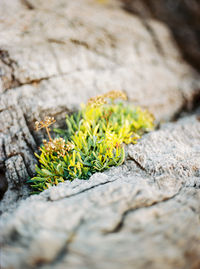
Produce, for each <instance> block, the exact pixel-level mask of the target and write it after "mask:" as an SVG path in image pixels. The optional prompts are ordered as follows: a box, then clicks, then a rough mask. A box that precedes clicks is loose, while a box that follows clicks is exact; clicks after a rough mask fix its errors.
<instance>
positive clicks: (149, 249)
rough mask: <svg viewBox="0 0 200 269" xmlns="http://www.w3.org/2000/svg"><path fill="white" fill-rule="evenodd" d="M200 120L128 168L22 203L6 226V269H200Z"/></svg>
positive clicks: (149, 147)
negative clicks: (37, 268)
mask: <svg viewBox="0 0 200 269" xmlns="http://www.w3.org/2000/svg"><path fill="white" fill-rule="evenodd" d="M199 145H200V122H199V121H198V120H197V119H196V117H194V116H193V117H190V118H186V119H184V120H180V121H179V122H178V123H170V124H166V125H165V126H163V127H162V128H161V129H160V130H158V131H155V132H152V133H150V134H148V135H145V136H144V137H143V138H142V139H141V141H140V142H139V143H138V144H137V145H136V146H129V147H128V149H127V160H126V162H125V164H124V165H122V166H121V167H116V168H112V169H110V170H109V171H107V172H105V173H98V174H95V175H93V176H92V177H91V179H90V180H89V181H80V180H75V181H74V182H73V183H70V182H66V183H61V184H59V185H58V186H57V187H53V188H51V189H49V190H46V191H44V192H43V193H41V194H40V195H38V196H31V197H30V198H28V199H26V200H24V201H21V202H20V204H19V206H18V208H17V209H16V210H15V211H14V213H4V214H3V215H2V218H1V222H0V233H1V243H2V245H1V251H2V254H1V266H2V268H27V269H28V268H36V267H37V266H39V268H43V269H44V268H55V269H57V268H59V269H62V268H63V269H64V268H81V269H82V268H85V269H86V268H87V269H90V268H91V269H94V268H99V269H100V268H109V269H111V268H115V269H117V268H122V267H123V268H127V269H128V268H130V269H131V268H147V267H148V268H150V269H151V268H152V269H155V268H159V269H160V268H163V269H165V268H166V269H168V268H199V266H200V147H199Z"/></svg>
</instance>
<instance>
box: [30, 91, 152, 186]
mask: <svg viewBox="0 0 200 269" xmlns="http://www.w3.org/2000/svg"><path fill="white" fill-rule="evenodd" d="M118 99H123V100H124V101H123V102H117V101H116V100H118ZM125 99H126V95H125V94H124V93H123V92H120V91H112V92H109V93H107V94H105V95H102V96H97V97H95V98H91V99H90V100H89V101H88V103H87V105H82V106H81V109H80V111H79V112H77V113H74V114H73V115H71V116H68V115H67V117H66V123H67V127H68V128H67V129H66V130H60V129H59V130H58V129H57V130H55V132H56V133H57V134H59V136H60V137H57V138H55V139H54V140H52V138H51V137H50V136H49V141H46V140H44V141H43V145H42V146H41V148H40V151H41V153H40V155H37V154H36V156H37V158H38V159H39V163H40V165H39V166H36V173H37V175H36V176H35V177H34V178H32V179H31V180H30V182H31V186H32V187H33V188H34V189H35V190H36V191H43V190H44V189H47V188H49V187H50V186H53V185H57V184H58V183H59V182H64V181H65V180H73V179H74V178H79V179H88V178H89V177H90V176H91V175H92V174H94V173H95V172H99V171H103V170H105V169H108V168H109V167H111V166H118V165H120V164H122V163H123V162H124V159H125V152H124V144H130V143H133V144H135V143H136V142H137V140H138V139H139V138H140V137H141V136H142V134H144V133H145V132H147V131H150V130H152V129H153V120H154V119H153V116H152V115H151V114H150V113H149V112H148V111H145V110H142V109H141V108H139V107H134V106H133V105H132V104H127V103H125ZM52 122H54V119H53V118H51V119H50V118H46V121H43V122H42V121H41V122H40V123H38V122H37V123H36V126H37V129H41V128H42V127H44V128H46V130H47V133H48V135H49V131H48V124H49V125H50V124H52ZM38 126H39V128H38Z"/></svg>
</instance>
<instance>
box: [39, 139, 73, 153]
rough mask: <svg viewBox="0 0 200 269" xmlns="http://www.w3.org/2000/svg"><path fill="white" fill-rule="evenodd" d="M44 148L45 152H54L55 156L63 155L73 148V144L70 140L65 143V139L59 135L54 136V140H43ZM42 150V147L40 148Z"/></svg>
mask: <svg viewBox="0 0 200 269" xmlns="http://www.w3.org/2000/svg"><path fill="white" fill-rule="evenodd" d="M43 144H44V149H45V151H46V152H47V153H49V154H53V153H54V152H56V154H57V156H58V157H59V158H60V157H64V156H65V155H66V154H67V153H68V151H70V150H72V149H73V148H74V145H73V144H72V143H70V142H68V143H66V142H65V140H64V139H63V138H61V137H59V138H55V139H54V140H51V141H47V140H46V139H44V140H43ZM40 150H41V151H42V149H40Z"/></svg>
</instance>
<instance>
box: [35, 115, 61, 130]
mask: <svg viewBox="0 0 200 269" xmlns="http://www.w3.org/2000/svg"><path fill="white" fill-rule="evenodd" d="M55 121H56V120H55V119H54V117H45V119H44V120H43V121H36V122H35V130H36V131H38V130H40V129H42V128H47V127H49V126H50V125H52V124H53V123H54V122H55Z"/></svg>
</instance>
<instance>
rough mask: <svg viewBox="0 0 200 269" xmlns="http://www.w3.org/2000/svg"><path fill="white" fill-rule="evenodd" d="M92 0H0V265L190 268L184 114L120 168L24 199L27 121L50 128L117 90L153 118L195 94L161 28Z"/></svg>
mask: <svg viewBox="0 0 200 269" xmlns="http://www.w3.org/2000/svg"><path fill="white" fill-rule="evenodd" d="M99 2H100V1H95V0H76V1H68V0H49V1H42V0H34V1H32V0H1V1H0V32H1V39H0V94H1V96H0V196H1V197H3V199H2V200H1V205H0V206H1V213H2V212H4V213H3V215H2V216H1V221H0V227H1V228H0V233H1V237H0V238H1V251H2V252H1V256H0V266H1V267H2V268H4V269H8V268H9V269H10V268H16V269H17V268H20V269H23V268H24V269H29V268H56V269H57V268H59V269H62V268H80V269H82V268H83V269H84V268H85V269H90V268H91V269H93V268H101V269H102V268H109V269H112V268H116V269H117V268H121V267H124V268H127V269H129V268H133V266H134V268H136V269H137V268H147V267H148V268H150V269H151V268H152V269H155V268H159V269H160V268H164V269H165V268H166V269H171V268H181V269H182V268H184V269H188V268H192V269H196V268H199V266H200V256H199V253H200V147H199V145H200V122H199V120H198V119H197V117H196V116H191V117H188V118H185V119H182V120H179V121H178V122H176V123H168V124H164V125H162V127H161V129H159V130H157V131H154V132H152V133H150V134H148V135H145V136H144V138H143V139H142V140H141V141H140V142H139V143H138V144H137V145H135V146H129V147H128V148H127V150H126V152H127V159H126V162H125V164H124V165H122V166H121V167H117V168H112V169H110V170H109V171H107V172H105V173H101V174H95V175H93V176H92V178H91V179H90V180H89V181H80V180H75V181H73V182H72V183H69V182H66V183H64V184H60V185H59V186H57V187H55V188H51V189H49V190H47V191H45V192H43V193H41V194H40V195H38V196H30V197H29V198H27V197H28V196H29V194H30V190H29V188H28V186H27V185H26V184H25V182H26V180H27V179H28V178H30V177H31V176H32V175H33V174H34V166H35V163H36V160H35V157H34V152H35V151H37V148H38V146H39V145H40V143H41V141H42V138H43V137H44V133H42V132H41V133H36V132H35V131H34V128H33V123H34V121H35V120H36V119H37V120H40V119H42V118H43V117H44V116H46V115H50V116H54V117H55V118H56V119H57V124H58V126H61V125H63V123H64V121H63V119H64V117H65V114H66V113H68V112H72V111H74V110H76V109H78V107H79V104H80V103H81V102H85V101H86V100H87V99H88V98H90V97H92V96H94V95H96V94H101V93H104V92H107V91H109V90H112V89H117V90H125V91H126V92H127V95H128V97H129V101H130V102H134V103H135V104H136V105H141V106H143V107H145V108H148V109H149V110H151V111H152V112H153V113H154V114H155V117H156V120H157V122H160V121H166V120H171V119H173V118H174V117H176V115H177V114H179V113H180V112H181V111H182V110H183V109H190V108H192V107H193V104H194V102H196V101H198V100H197V97H199V96H200V77H199V74H198V73H197V72H196V71H194V69H193V68H192V67H191V66H190V65H188V64H187V63H186V62H185V61H184V60H183V59H182V56H181V53H180V51H179V50H178V48H177V46H176V43H175V42H174V40H173V36H172V34H171V32H170V31H169V29H168V27H167V26H166V25H165V24H163V23H161V22H159V21H156V20H154V19H150V18H145V20H144V17H143V16H140V17H139V16H135V15H130V14H128V13H127V12H125V11H124V10H123V9H122V8H121V7H120V4H119V2H116V1H111V0H110V1H106V3H105V4H100V3H99ZM134 2H137V1H134ZM143 2H144V1H143ZM25 198H27V199H26V200H25Z"/></svg>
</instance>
